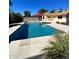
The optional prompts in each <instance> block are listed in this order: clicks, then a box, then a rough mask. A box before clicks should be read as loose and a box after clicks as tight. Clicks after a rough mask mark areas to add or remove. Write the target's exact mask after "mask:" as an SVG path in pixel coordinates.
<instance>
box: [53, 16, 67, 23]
mask: <svg viewBox="0 0 79 59" xmlns="http://www.w3.org/2000/svg"><path fill="white" fill-rule="evenodd" d="M53 21H55V22H60V23H61V22H66V16H62V19H58V17H57V16H56V17H55V18H53Z"/></svg>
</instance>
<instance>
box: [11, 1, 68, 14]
mask: <svg viewBox="0 0 79 59" xmlns="http://www.w3.org/2000/svg"><path fill="white" fill-rule="evenodd" d="M11 1H12V4H13V5H12V6H11V9H12V11H13V12H19V13H21V14H22V15H23V14H24V11H25V10H29V11H31V14H32V15H34V14H36V13H37V12H38V10H39V9H41V8H44V9H47V10H48V11H50V10H52V9H55V10H57V9H63V10H65V9H69V0H11Z"/></svg>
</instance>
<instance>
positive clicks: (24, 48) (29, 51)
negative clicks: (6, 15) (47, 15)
mask: <svg viewBox="0 0 79 59" xmlns="http://www.w3.org/2000/svg"><path fill="white" fill-rule="evenodd" d="M47 25H49V26H52V27H54V28H57V29H59V30H62V31H64V32H67V33H68V32H69V29H68V28H69V27H68V26H66V25H62V24H56V23H51V24H47ZM19 27H20V26H16V27H15V28H11V29H10V30H11V31H10V34H11V33H12V31H13V30H14V31H15V30H17V29H18V28H19ZM14 31H13V32H14ZM51 39H52V40H54V37H53V35H51V36H43V37H37V38H31V39H22V40H17V41H12V42H11V43H10V44H9V59H27V58H29V57H33V56H37V55H40V54H43V52H42V51H41V49H43V48H44V47H47V46H49V44H48V41H50V40H51Z"/></svg>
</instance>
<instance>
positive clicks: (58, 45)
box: [43, 34, 69, 59]
mask: <svg viewBox="0 0 79 59" xmlns="http://www.w3.org/2000/svg"><path fill="white" fill-rule="evenodd" d="M55 38H56V41H55V42H54V41H50V45H51V46H50V47H46V48H44V49H43V52H44V56H45V59H69V36H68V35H67V34H64V35H59V34H58V35H57V36H55Z"/></svg>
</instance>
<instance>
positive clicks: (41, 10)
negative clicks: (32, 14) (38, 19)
mask: <svg viewBox="0 0 79 59" xmlns="http://www.w3.org/2000/svg"><path fill="white" fill-rule="evenodd" d="M46 12H48V11H47V10H46V9H44V8H41V9H39V11H38V13H39V14H43V13H46Z"/></svg>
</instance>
